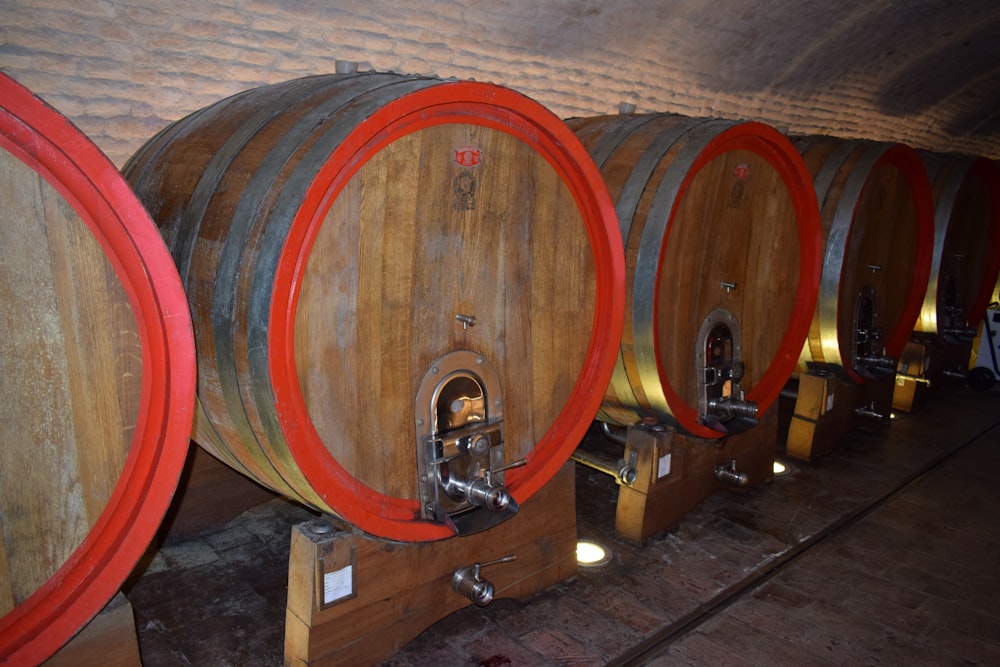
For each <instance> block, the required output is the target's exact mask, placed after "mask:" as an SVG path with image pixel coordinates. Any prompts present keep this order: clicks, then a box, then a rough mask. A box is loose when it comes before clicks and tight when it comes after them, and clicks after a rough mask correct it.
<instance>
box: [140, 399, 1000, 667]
mask: <svg viewBox="0 0 1000 667" xmlns="http://www.w3.org/2000/svg"><path fill="white" fill-rule="evenodd" d="M998 408H1000V393H996V392H993V393H986V394H975V393H972V392H955V393H952V394H942V395H940V396H937V397H935V398H934V400H933V401H931V402H930V403H929V404H928V405H927V407H926V408H925V409H924V410H923V411H922V412H920V413H915V414H910V415H903V416H902V417H900V418H899V419H898V420H896V421H895V422H894V423H893V425H892V426H891V427H890V429H889V430H888V431H887V432H885V433H882V434H862V433H858V434H852V435H851V436H849V438H848V440H847V441H845V442H844V443H843V446H841V447H840V448H837V449H835V450H834V451H833V452H832V453H831V454H830V455H829V456H827V457H825V458H823V459H820V460H818V461H814V462H811V463H794V464H793V471H792V473H791V474H789V475H787V476H785V477H782V478H776V479H775V480H774V481H772V482H769V483H767V484H766V485H764V486H763V487H762V488H759V489H756V490H754V491H752V492H751V493H750V494H747V495H740V494H735V493H719V494H715V495H713V496H711V497H709V498H708V499H706V500H705V501H704V502H702V503H701V504H700V505H699V506H698V507H697V508H695V509H694V510H693V511H692V512H691V513H689V514H688V515H687V516H686V517H685V519H684V520H683V521H682V523H681V525H680V527H679V528H678V529H677V530H676V531H674V532H672V533H669V534H667V535H664V536H662V537H659V538H656V539H653V540H651V541H650V542H648V543H647V544H646V545H645V546H643V547H637V546H635V545H631V544H628V543H626V542H624V541H621V540H618V539H617V538H615V537H614V535H613V534H612V533H613V519H614V494H615V492H616V491H615V490H616V487H615V486H614V484H613V483H611V481H610V479H609V478H605V477H603V476H602V475H600V474H599V473H595V472H593V471H590V470H589V469H585V468H582V467H578V468H577V496H578V503H577V523H578V532H579V533H580V534H581V535H586V536H588V537H592V538H598V539H600V540H602V541H604V542H605V543H606V544H608V545H609V546H610V547H611V548H612V550H613V552H614V557H613V559H612V561H611V563H609V564H608V565H606V566H603V567H601V568H594V569H581V570H580V571H579V573H578V574H577V576H576V578H575V580H573V581H568V582H564V583H560V584H558V585H557V586H555V588H554V589H552V590H549V591H547V592H544V593H542V594H539V595H537V596H535V597H534V598H532V599H529V600H527V601H514V600H504V599H500V600H496V601H494V602H493V603H492V604H491V605H490V606H488V607H485V608H471V607H470V608H466V609H462V610H460V611H458V612H455V613H454V614H451V615H450V616H448V617H446V618H445V619H443V620H440V621H437V622H435V623H433V625H431V626H430V627H429V628H428V629H427V630H425V631H424V632H423V633H422V634H421V635H420V636H419V637H417V638H416V639H415V640H414V641H412V642H410V643H409V644H408V645H407V646H406V647H404V648H403V649H402V650H401V651H399V652H398V653H397V654H396V655H394V656H393V657H392V658H391V659H390V660H389V661H388V663H387V664H389V665H393V666H395V667H407V666H423V665H442V666H447V665H484V666H486V667H503V666H504V665H519V666H529V667H530V666H532V665H602V664H646V665H652V666H655V667H666V666H671V665H682V666H683V665H687V666H707V665H712V666H721V665H844V664H851V665H901V664H906V665H996V664H1000V575H998V574H997V571H996V564H997V562H1000V522H998V521H997V514H998V512H1000V484H997V482H996V473H997V470H998V469H1000V409H998ZM778 449H779V450H780V447H779V448H778ZM308 516H309V514H308V513H307V512H305V510H303V509H301V508H297V507H295V506H293V505H290V504H288V503H285V502H284V501H282V500H280V499H277V498H275V499H273V500H270V501H268V502H267V503H265V504H263V505H260V506H258V507H256V508H254V509H252V510H250V511H248V512H246V513H244V514H243V515H241V516H240V517H239V518H237V519H236V520H235V521H232V522H231V523H229V524H228V525H226V526H224V527H221V528H220V529H219V530H218V531H216V532H213V533H210V534H208V535H201V536H198V537H195V538H191V539H185V540H171V539H169V535H168V536H165V539H164V540H163V541H162V544H163V545H164V546H161V547H160V548H159V549H158V550H155V551H153V552H151V554H150V558H149V559H148V560H147V561H146V565H145V569H142V570H140V571H137V572H136V574H135V575H134V577H133V579H132V581H131V583H130V585H129V586H128V588H127V589H126V594H127V595H128V597H129V600H130V601H131V603H132V605H133V608H134V609H135V613H136V618H137V625H138V632H139V639H140V648H141V651H142V655H143V664H144V665H146V666H147V667H157V666H159V665H163V666H168V665H169V666H171V667H172V666H173V665H213V666H214V667H226V666H227V665H261V666H262V667H266V666H270V665H275V666H276V665H280V664H282V658H281V655H282V642H283V618H284V596H285V582H286V577H287V574H286V566H287V562H286V560H285V559H286V558H287V541H288V534H289V532H290V527H291V526H292V525H293V524H294V523H297V522H298V521H301V520H303V519H304V518H305V517H308ZM504 567H511V565H505V566H504ZM415 575H416V573H415ZM452 594H453V593H451V591H446V592H443V593H442V595H452Z"/></svg>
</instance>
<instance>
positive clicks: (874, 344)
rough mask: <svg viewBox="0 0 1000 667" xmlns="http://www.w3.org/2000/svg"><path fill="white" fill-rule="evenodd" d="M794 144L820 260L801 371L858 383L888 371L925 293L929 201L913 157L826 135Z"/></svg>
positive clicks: (903, 149)
mask: <svg viewBox="0 0 1000 667" xmlns="http://www.w3.org/2000/svg"><path fill="white" fill-rule="evenodd" d="M796 146H797V147H798V149H799V151H800V152H801V153H802V157H803V159H804V160H805V162H806V165H807V166H808V167H809V171H810V173H811V174H812V175H813V182H814V185H815V187H816V197H817V199H818V201H820V202H821V208H820V211H821V220H822V226H823V242H824V258H823V277H822V279H821V281H820V289H819V298H818V300H817V304H816V312H815V315H814V317H813V322H812V325H811V327H810V329H809V339H808V341H807V343H806V345H805V346H804V347H803V350H802V356H801V358H800V362H799V370H800V371H801V370H805V368H806V365H807V364H808V363H809V362H818V363H823V364H830V365H833V366H836V367H840V368H842V369H843V370H844V371H845V372H846V374H847V376H848V377H849V378H850V379H851V380H852V381H854V382H856V383H865V382H868V381H870V380H871V379H873V378H874V377H876V376H877V375H878V374H880V373H891V372H894V370H895V367H896V362H895V360H896V359H897V358H898V357H899V354H900V352H902V349H903V346H904V345H905V344H906V341H907V340H908V339H909V337H910V333H911V332H912V330H913V325H914V323H915V322H916V319H917V315H918V314H919V312H920V304H921V302H922V301H923V297H924V293H925V292H926V290H927V281H928V277H929V274H930V264H931V248H932V245H933V236H934V234H933V229H934V227H933V224H934V223H933V216H934V214H933V211H934V206H933V200H932V199H931V191H930V182H929V180H928V178H927V172H926V170H925V169H924V166H923V164H922V163H921V161H920V157H919V156H918V155H917V153H916V151H914V150H913V149H912V148H910V147H908V146H906V145H904V144H898V143H897V144H887V143H877V142H871V141H860V140H843V139H836V138H833V137H822V136H815V137H805V138H801V139H797V140H796Z"/></svg>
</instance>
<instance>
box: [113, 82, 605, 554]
mask: <svg viewBox="0 0 1000 667" xmlns="http://www.w3.org/2000/svg"><path fill="white" fill-rule="evenodd" d="M125 173H126V176H127V177H128V179H129V180H130V181H131V182H132V184H133V186H134V187H135V189H136V192H137V194H138V195H139V196H140V198H141V199H142V200H143V201H144V202H145V203H146V206H147V207H148V208H149V210H150V212H151V214H152V216H153V218H154V219H155V220H156V221H157V222H158V224H159V225H160V227H161V232H162V233H163V235H164V237H165V238H166V240H167V243H168V246H169V247H170V248H171V251H172V254H173V256H174V259H175V261H176V262H177V265H178V268H179V270H180V274H181V277H182V280H183V281H184V283H185V286H186V288H187V291H188V295H189V300H190V303H191V308H192V315H193V320H194V326H195V340H196V345H197V349H198V369H199V377H198V396H199V406H200V410H199V416H198V418H197V422H198V424H197V429H196V436H195V439H196V440H197V441H198V443H199V444H201V445H202V446H204V447H205V448H206V449H208V450H209V451H210V452H211V453H213V454H214V455H216V456H217V457H218V458H220V459H221V460H223V461H224V462H227V463H229V464H230V465H231V466H233V467H234V468H236V469H237V470H240V471H242V472H244V473H245V474H247V475H249V476H251V477H252V478H254V479H256V480H257V481H259V482H261V483H262V484H264V485H266V486H268V487H269V488H271V489H273V490H275V491H277V492H279V493H281V494H284V495H286V496H288V497H290V498H293V499H296V500H299V501H301V502H303V503H306V504H308V505H310V506H312V507H314V508H317V509H319V510H321V511H324V512H327V513H333V514H335V515H338V516H340V517H341V518H342V519H345V520H346V521H347V522H349V523H351V524H353V525H354V526H355V527H358V528H360V529H362V530H364V531H366V532H368V533H371V534H373V535H376V536H380V537H385V538H390V539H395V540H400V541H426V540H434V539H441V538H445V537H448V536H451V535H454V534H455V533H456V532H457V533H459V534H462V533H466V532H473V531H474V530H478V529H481V528H483V527H486V526H488V525H490V522H494V523H495V521H497V520H502V518H505V517H506V516H508V515H509V512H510V509H511V507H516V501H523V500H524V499H526V498H529V497H530V496H531V495H533V494H534V493H535V492H536V491H537V490H538V489H540V488H541V487H542V486H543V484H545V482H546V481H548V480H549V479H551V477H552V476H553V475H554V474H555V473H556V472H557V471H558V469H559V468H560V466H561V465H562V464H563V463H565V462H566V461H567V460H568V459H569V456H570V455H571V453H572V451H573V449H574V447H575V446H576V444H577V443H578V442H579V440H580V438H581V437H582V436H583V434H584V432H585V430H586V428H587V424H588V422H589V421H590V420H591V419H592V418H593V415H594V413H595V412H596V410H597V408H598V406H599V403H600V392H601V391H602V389H603V386H605V385H606V384H607V380H608V377H609V376H610V373H611V367H612V365H613V363H614V348H615V347H616V346H617V341H618V339H619V336H620V334H621V324H622V319H623V307H622V303H621V302H622V297H621V295H622V292H623V291H624V270H623V263H624V262H623V259H622V257H621V248H620V246H618V245H617V244H616V243H615V242H613V239H614V234H616V231H615V220H614V211H613V208H612V206H611V202H610V199H609V197H608V195H607V191H606V189H605V188H604V186H603V183H602V182H601V179H600V175H599V174H598V172H597V170H596V168H595V167H594V165H593V162H592V161H591V160H590V158H589V157H588V156H587V154H586V152H585V151H584V150H583V148H582V147H581V146H580V144H579V141H577V140H576V138H575V137H574V136H573V134H572V133H571V132H570V131H569V129H568V128H567V127H566V126H565V124H564V123H563V122H562V121H561V120H560V119H558V118H557V117H555V116H554V115H552V114H551V113H550V112H548V111H547V110H545V109H544V108H543V107H541V106H540V105H538V104H537V103H535V102H533V101H531V100H529V99H528V98H526V97H524V96H522V95H520V94H518V93H516V92H514V91H511V90H509V89H506V88H502V87H499V86H495V85H491V84H486V83H477V82H471V81H444V80H439V79H431V78H421V77H411V76H402V75H398V74H391V73H376V72H366V73H356V72H355V73H347V74H333V75H323V76H314V77H307V78H304V79H298V80H294V81H288V82H284V83H280V84H275V85H270V86H265V87H261V88H257V89H253V90H249V91H245V92H243V93H241V94H238V95H235V96H233V97H231V98H228V99H225V100H222V101H220V102H218V103H216V104H214V105H212V106H210V107H207V108H205V109H202V110H200V111H198V112H196V113H194V114H192V115H190V116H188V117H186V118H184V119H182V120H180V121H178V122H176V123H175V124H173V125H172V126H170V127H168V128H166V129H165V130H164V131H163V132H161V133H160V134H159V135H158V136H156V137H154V138H152V139H151V140H150V141H149V142H148V143H147V144H146V145H145V146H144V147H143V148H141V149H140V150H139V152H137V153H136V154H135V155H134V156H133V158H132V159H131V160H130V162H129V164H128V165H127V166H126V168H125ZM522 460H523V464H522V465H520V467H514V468H511V469H509V470H507V471H506V472H504V471H502V470H501V469H502V468H506V467H507V466H510V465H512V464H517V463H518V462H521V461H522ZM487 471H490V474H486V472H487ZM501 496H504V498H505V499H509V497H510V496H512V497H513V499H514V501H515V504H514V505H513V506H506V508H505V506H504V502H501V500H500V497H501Z"/></svg>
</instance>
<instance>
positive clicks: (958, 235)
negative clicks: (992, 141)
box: [915, 151, 1000, 338]
mask: <svg viewBox="0 0 1000 667" xmlns="http://www.w3.org/2000/svg"><path fill="white" fill-rule="evenodd" d="M920 156H921V159H922V160H923V163H924V166H925V167H926V168H927V174H928V176H929V177H930V180H931V193H932V196H933V198H934V246H933V252H932V255H931V267H930V278H929V282H928V287H927V293H926V294H925V295H924V302H923V306H922V307H921V310H920V316H919V317H918V319H917V323H916V327H915V331H922V332H925V333H930V334H941V335H948V334H952V335H958V336H965V337H968V338H971V337H972V336H975V333H976V330H977V329H978V328H979V326H980V323H981V322H982V319H983V315H984V314H985V313H986V308H987V306H988V305H989V304H990V299H991V298H992V294H993V288H994V286H995V285H996V282H997V274H998V272H1000V167H998V166H997V164H996V163H995V162H993V161H991V160H987V159H985V158H973V157H968V156H960V155H942V154H938V153H928V152H924V151H921V152H920Z"/></svg>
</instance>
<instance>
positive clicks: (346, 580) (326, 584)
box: [323, 565, 354, 604]
mask: <svg viewBox="0 0 1000 667" xmlns="http://www.w3.org/2000/svg"><path fill="white" fill-rule="evenodd" d="M353 570H354V568H353V566H351V565H348V566H347V567H342V568H340V569H339V570H335V571H333V572H327V573H326V574H324V575H323V604H330V603H332V602H336V601H337V600H341V599H343V598H346V597H350V596H352V595H354V573H353Z"/></svg>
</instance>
